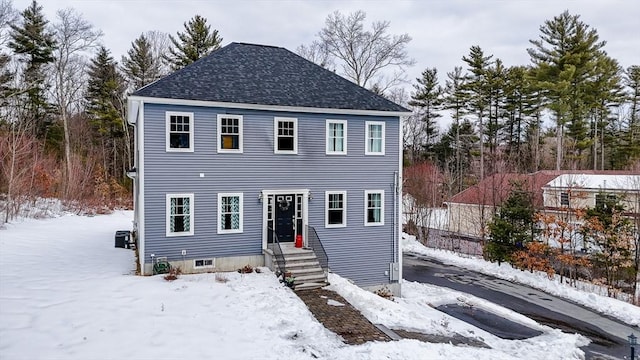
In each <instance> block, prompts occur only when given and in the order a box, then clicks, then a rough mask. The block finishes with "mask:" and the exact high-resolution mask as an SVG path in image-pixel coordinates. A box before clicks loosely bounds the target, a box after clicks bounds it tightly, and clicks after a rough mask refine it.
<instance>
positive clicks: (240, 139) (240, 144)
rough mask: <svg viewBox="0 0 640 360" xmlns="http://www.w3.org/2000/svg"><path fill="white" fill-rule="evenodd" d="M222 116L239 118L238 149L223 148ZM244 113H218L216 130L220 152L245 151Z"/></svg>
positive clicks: (237, 152) (236, 152)
mask: <svg viewBox="0 0 640 360" xmlns="http://www.w3.org/2000/svg"><path fill="white" fill-rule="evenodd" d="M222 118H227V119H238V131H239V133H238V148H237V149H223V148H222V141H221V130H222ZM242 118H243V117H242V115H232V114H218V118H217V130H216V143H217V147H218V153H232V154H233V153H235V154H242V152H243V138H244V127H243V126H242Z"/></svg>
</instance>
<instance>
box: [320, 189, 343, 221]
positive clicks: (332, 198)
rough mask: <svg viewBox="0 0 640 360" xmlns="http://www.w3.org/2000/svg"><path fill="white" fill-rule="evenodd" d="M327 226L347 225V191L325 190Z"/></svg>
mask: <svg viewBox="0 0 640 360" xmlns="http://www.w3.org/2000/svg"><path fill="white" fill-rule="evenodd" d="M325 211H326V213H325V227H328V228H332V227H345V226H347V192H346V191H327V192H325Z"/></svg>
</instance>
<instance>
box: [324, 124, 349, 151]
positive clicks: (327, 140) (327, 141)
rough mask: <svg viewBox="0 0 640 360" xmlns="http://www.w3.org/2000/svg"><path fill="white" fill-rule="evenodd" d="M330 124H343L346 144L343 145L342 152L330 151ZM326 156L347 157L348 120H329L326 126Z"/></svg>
mask: <svg viewBox="0 0 640 360" xmlns="http://www.w3.org/2000/svg"><path fill="white" fill-rule="evenodd" d="M330 124H342V128H343V130H344V139H343V141H344V143H343V144H342V149H343V150H342V151H332V150H329V125H330ZM325 128H326V130H325V147H324V149H325V154H327V155H347V120H331V119H327V122H326V125H325Z"/></svg>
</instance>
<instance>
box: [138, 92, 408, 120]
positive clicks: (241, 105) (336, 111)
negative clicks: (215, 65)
mask: <svg viewBox="0 0 640 360" xmlns="http://www.w3.org/2000/svg"><path fill="white" fill-rule="evenodd" d="M128 99H129V100H131V101H144V102H145V103H152V104H166V105H186V106H206V107H226V108H233V109H249V110H268V111H287V112H304V113H324V114H344V115H371V116H410V115H411V114H412V113H411V112H410V111H386V110H359V109H334V108H316V107H304V106H281V105H264V104H244V103H231V102H219V101H205V100H189V99H170V98H158V97H148V96H139V95H131V96H129V98H128Z"/></svg>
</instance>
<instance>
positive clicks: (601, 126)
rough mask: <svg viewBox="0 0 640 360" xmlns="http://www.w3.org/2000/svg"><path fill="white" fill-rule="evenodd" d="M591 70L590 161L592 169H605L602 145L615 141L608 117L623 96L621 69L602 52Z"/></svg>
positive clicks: (589, 92)
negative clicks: (592, 75) (593, 74)
mask: <svg viewBox="0 0 640 360" xmlns="http://www.w3.org/2000/svg"><path fill="white" fill-rule="evenodd" d="M594 73H595V76H594V77H593V78H592V79H591V81H590V90H589V91H588V93H587V94H586V95H585V97H586V98H587V101H588V103H589V104H590V110H589V115H590V116H589V117H590V119H591V126H590V139H591V143H592V148H591V160H592V164H593V170H597V169H598V168H600V169H601V170H604V168H605V156H606V155H607V154H606V151H605V145H607V144H608V145H610V146H608V147H612V146H614V141H615V142H617V141H616V138H615V137H614V136H613V133H612V131H613V130H614V129H613V126H612V125H613V124H611V123H610V120H611V117H612V115H613V109H614V108H617V107H619V106H620V105H621V103H622V102H623V99H624V93H623V90H622V76H621V74H622V68H621V67H620V65H619V64H618V62H617V61H616V60H614V59H612V58H611V57H609V56H606V55H602V56H601V57H599V58H598V59H597V63H596V68H595V71H594ZM598 152H599V153H600V154H598ZM598 155H600V156H598ZM598 164H599V165H600V166H598Z"/></svg>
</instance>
